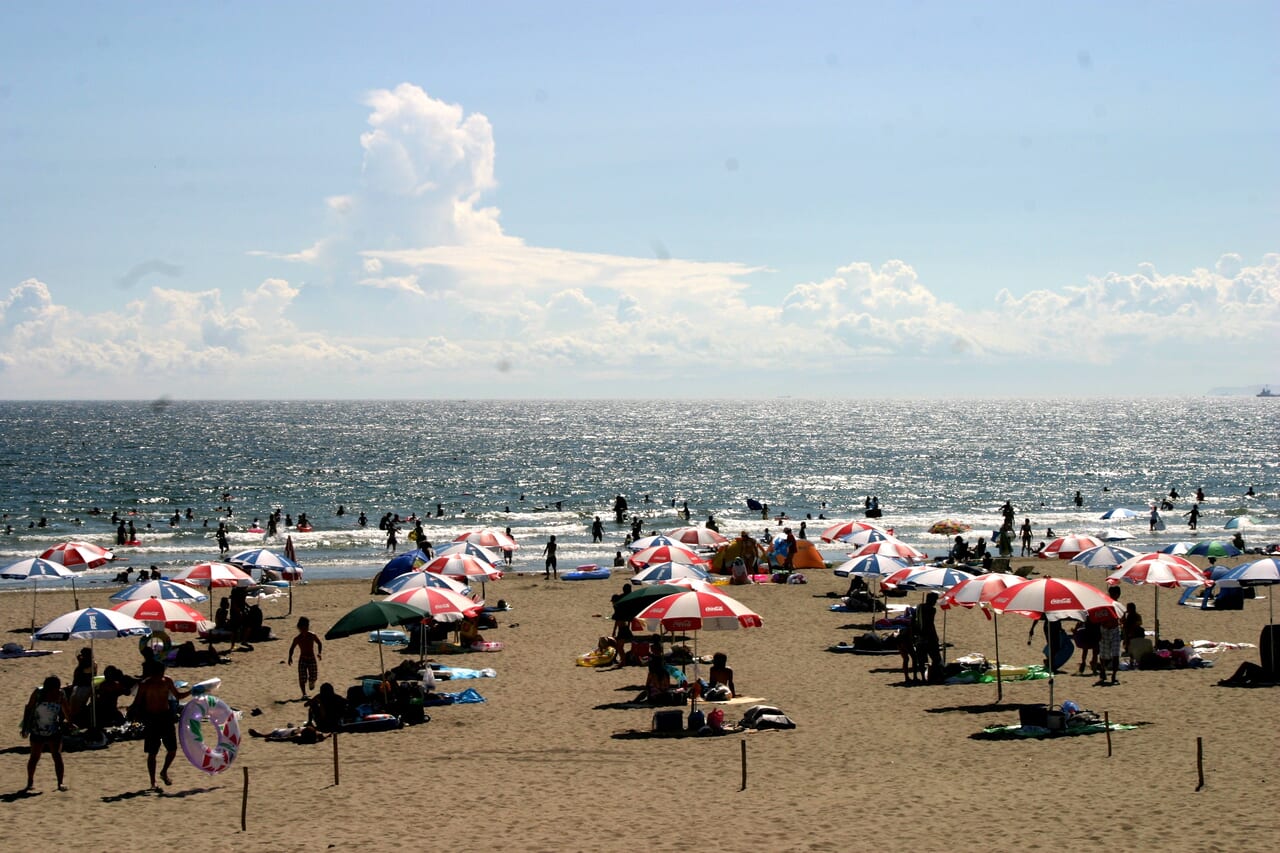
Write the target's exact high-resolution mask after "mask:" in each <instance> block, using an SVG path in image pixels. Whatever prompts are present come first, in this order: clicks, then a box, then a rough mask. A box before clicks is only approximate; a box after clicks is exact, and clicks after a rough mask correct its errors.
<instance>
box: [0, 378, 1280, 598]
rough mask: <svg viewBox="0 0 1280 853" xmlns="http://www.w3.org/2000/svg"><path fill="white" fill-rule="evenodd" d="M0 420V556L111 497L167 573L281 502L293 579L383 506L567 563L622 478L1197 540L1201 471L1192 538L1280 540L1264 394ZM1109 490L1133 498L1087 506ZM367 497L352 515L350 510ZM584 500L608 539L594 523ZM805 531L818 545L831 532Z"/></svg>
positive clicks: (588, 552) (212, 555)
mask: <svg viewBox="0 0 1280 853" xmlns="http://www.w3.org/2000/svg"><path fill="white" fill-rule="evenodd" d="M0 435H3V440H2V441H0V472H2V473H0V509H2V510H3V512H4V514H5V518H4V521H3V523H4V525H5V528H11V530H9V529H5V532H4V533H3V535H0V566H3V565H7V564H9V563H11V562H14V561H16V560H19V559H21V558H24V557H28V556H32V555H34V554H37V553H39V552H40V551H41V550H43V549H45V548H47V547H49V546H51V545H53V544H56V543H58V542H61V541H66V540H68V539H78V540H84V541H89V542H94V543H97V544H100V545H104V546H112V545H113V543H114V541H115V526H114V524H112V522H111V520H110V518H111V515H112V513H113V512H117V513H119V514H120V515H121V517H124V518H126V519H127V520H132V521H133V522H134V524H135V526H136V528H137V529H138V532H139V539H140V542H141V544H140V545H138V546H129V547H123V548H120V549H118V550H117V553H118V556H119V557H120V558H123V559H125V560H127V561H128V562H127V565H130V566H134V567H140V566H141V567H145V566H149V565H152V564H155V565H158V566H160V568H161V570H162V571H164V572H166V573H169V572H172V571H176V570H177V569H179V568H181V567H183V566H185V565H187V564H190V563H192V562H196V561H200V560H208V559H216V558H217V556H218V549H217V545H216V543H215V541H214V533H215V530H216V528H217V523H218V521H219V520H225V521H228V522H229V523H230V526H231V528H232V532H231V536H230V540H231V548H232V550H233V552H234V551H238V550H242V549H244V548H249V547H259V546H261V545H263V543H264V536H263V534H260V533H249V532H247V529H248V528H249V527H251V526H252V524H253V521H254V519H255V518H256V519H258V520H260V522H262V523H263V525H264V526H265V522H266V519H267V516H268V514H269V513H270V512H271V511H272V509H274V508H277V507H280V508H283V510H284V511H285V512H286V513H288V514H290V515H292V516H294V517H296V516H297V515H298V514H299V513H301V512H305V513H307V515H308V516H309V518H310V519H311V520H312V523H313V525H314V530H313V531H312V532H309V533H299V532H296V531H292V530H289V531H282V534H281V537H278V538H277V539H276V540H275V541H274V542H268V543H266V544H267V546H268V547H275V548H277V549H278V548H280V547H282V544H283V539H282V537H283V534H284V533H289V534H290V535H292V537H293V540H294V544H295V546H296V548H297V551H298V557H299V559H300V561H301V562H302V563H303V565H304V567H305V569H306V577H307V578H308V579H313V578H323V577H371V576H372V575H373V574H374V573H376V572H377V571H378V569H379V568H380V567H381V566H382V565H383V564H384V563H385V562H386V560H387V559H388V558H389V557H390V554H389V553H388V552H387V550H386V547H385V534H384V533H383V532H382V531H381V530H379V529H378V527H377V522H378V519H379V518H381V517H382V516H383V515H384V514H386V513H395V514H398V515H400V516H401V517H402V518H403V517H408V516H410V515H411V514H416V515H418V516H420V517H425V518H426V521H425V529H426V532H427V535H428V537H429V538H430V539H431V541H432V542H441V541H445V540H449V539H453V538H454V537H456V536H458V535H459V534H461V533H463V532H465V531H467V530H470V529H474V528H476V527H484V526H496V527H500V528H505V527H510V528H511V529H512V532H513V534H514V535H515V537H516V540H517V541H518V542H519V543H520V545H521V549H520V550H519V551H517V552H516V556H515V570H517V571H541V568H542V560H541V557H540V556H539V552H540V551H541V549H542V546H543V545H544V544H545V543H546V540H547V538H548V537H549V536H551V535H555V536H556V537H557V540H558V542H559V545H560V550H559V557H560V569H561V571H565V570H567V569H569V568H572V567H574V566H577V565H580V564H588V563H603V564H606V565H607V564H609V563H611V562H612V558H613V555H614V552H615V551H617V550H619V549H621V548H622V546H623V538H624V536H625V535H626V533H627V532H628V531H629V529H630V528H629V526H628V525H621V526H620V525H617V524H615V522H614V520H613V515H612V512H611V507H612V504H613V500H614V497H615V496H616V495H618V494H622V495H624V496H626V498H627V500H628V502H629V504H630V507H631V510H632V511H633V512H638V513H639V514H640V515H641V516H642V517H643V518H644V524H643V529H644V530H645V532H648V531H650V530H666V529H670V528H673V527H676V526H679V525H681V524H683V519H681V518H680V517H679V516H678V512H679V509H680V507H681V506H682V505H683V503H684V502H686V501H687V502H688V505H689V509H690V513H691V516H692V521H693V522H694V523H702V522H705V521H706V519H707V516H708V514H712V515H714V517H715V518H716V520H717V522H718V523H719V525H720V529H721V530H722V531H723V532H725V533H726V534H728V535H731V536H732V535H736V534H737V533H739V532H741V531H742V530H747V531H749V532H751V534H752V535H755V536H759V535H761V534H762V533H763V532H764V531H765V530H766V529H768V530H769V531H770V532H771V533H773V534H776V533H779V532H780V527H781V525H780V524H779V523H778V522H777V521H776V520H775V519H774V518H772V517H771V518H769V519H768V520H763V519H762V518H761V516H760V512H758V511H753V510H749V509H748V506H747V501H748V499H752V500H756V501H760V502H763V503H765V504H768V506H769V509H770V513H771V516H773V515H776V514H777V513H781V512H785V513H786V514H787V516H788V521H787V522H786V523H788V524H790V525H791V526H792V527H793V528H795V529H798V528H799V525H800V523H801V522H804V524H805V526H806V530H807V535H808V538H809V539H811V540H817V539H818V536H819V534H820V532H821V530H822V529H823V528H824V527H826V526H827V525H829V524H831V523H834V521H836V520H843V519H849V518H862V516H863V508H864V504H865V502H866V500H867V499H868V498H869V497H871V496H875V497H877V498H878V499H879V503H880V506H881V508H882V510H883V516H882V517H881V518H880V519H879V523H880V524H882V525H883V526H885V527H891V528H893V529H894V531H895V533H896V535H898V536H899V537H900V538H902V539H904V540H905V541H907V542H909V543H911V544H913V545H915V546H917V547H919V548H922V549H923V550H925V551H927V552H929V553H941V552H944V551H945V549H946V547H947V545H948V540H947V539H946V538H945V537H941V536H936V535H931V534H929V533H928V532H927V529H928V527H929V525H930V524H932V523H933V522H935V521H937V520H939V519H943V518H955V519H959V520H961V521H964V522H966V523H969V524H972V525H973V526H974V528H976V529H982V528H988V529H989V528H995V527H998V526H999V523H1000V512H999V507H1000V506H1001V504H1003V503H1004V502H1005V501H1006V500H1008V501H1011V502H1012V503H1013V505H1014V507H1015V509H1016V515H1017V521H1018V524H1019V525H1020V524H1021V523H1022V520H1023V519H1024V518H1030V519H1031V523H1032V526H1033V529H1034V531H1035V539H1036V540H1037V541H1039V540H1042V539H1046V538H1047V531H1048V529H1049V528H1052V529H1053V531H1055V533H1057V534H1058V535H1061V534H1063V533H1066V532H1080V533H1085V532H1096V531H1100V530H1103V529H1105V528H1113V529H1119V530H1120V531H1122V532H1127V533H1129V534H1131V535H1132V537H1133V538H1132V540H1131V541H1130V542H1129V543H1128V544H1129V545H1130V547H1135V548H1138V549H1140V550H1146V549H1148V548H1149V547H1151V546H1154V545H1156V544H1166V543H1168V542H1171V541H1175V540H1178V539H1190V538H1193V535H1192V533H1191V531H1189V529H1188V528H1187V525H1186V522H1185V520H1184V519H1183V518H1182V515H1181V514H1182V513H1184V512H1186V511H1188V510H1189V509H1190V506H1191V498H1192V496H1193V495H1194V493H1195V490H1196V489H1197V488H1202V489H1203V490H1204V492H1205V501H1204V503H1203V504H1202V507H1201V510H1202V513H1203V515H1202V517H1201V519H1200V529H1199V531H1198V534H1197V536H1198V538H1201V539H1203V538H1222V539H1228V540H1229V539H1230V538H1231V535H1232V533H1233V531H1230V530H1223V525H1224V524H1225V523H1226V522H1227V521H1228V520H1229V519H1230V518H1231V517H1233V516H1236V515H1242V514H1247V515H1248V516H1249V517H1250V518H1252V519H1253V520H1254V522H1255V524H1254V525H1252V526H1249V527H1246V528H1245V529H1244V530H1243V533H1244V535H1245V538H1246V543H1247V544H1248V545H1249V546H1256V545H1263V544H1266V543H1271V542H1276V541H1280V403H1277V402H1275V401H1274V400H1268V399H1259V398H1253V397H1249V398H1235V399H1223V398H1204V399H1088V400H998V401H992V400H946V401H919V402H911V401H898V402H893V401H879V400H877V401H858V400H801V399H772V400H738V401H734V400H715V401H672V400H656V401H655V400H583V401H286V402H270V401H236V402H222V401H215V402H209V401H204V402H201V401H167V400H159V401H156V402H153V403H145V402H0ZM1250 487H1252V489H1253V490H1254V492H1255V495H1254V496H1252V497H1246V496H1245V493H1246V491H1247V490H1248V489H1249V488H1250ZM1171 488H1176V490H1177V491H1178V492H1179V493H1180V498H1179V499H1178V500H1177V501H1176V502H1175V503H1176V508H1175V509H1174V510H1173V511H1171V512H1167V513H1166V514H1165V516H1166V519H1167V521H1168V530H1167V531H1165V532H1164V533H1162V534H1158V535H1150V534H1148V532H1147V521H1146V517H1145V512H1146V508H1147V507H1148V506H1149V504H1150V502H1152V501H1154V500H1158V499H1159V498H1160V497H1162V496H1165V495H1167V494H1168V492H1169V491H1170V489H1171ZM1077 490H1078V491H1079V492H1080V493H1081V498H1082V501H1083V506H1080V507H1077V506H1076V505H1075V503H1074V500H1073V498H1074V495H1075V492H1076V491H1077ZM224 493H225V494H229V495H230V500H229V501H224V500H223V495H224ZM646 497H647V499H648V500H647V501H646ZM437 504H438V505H439V507H440V511H441V514H440V516H439V517H437ZM228 505H229V506H230V507H231V515H229V516H228V515H227V514H226V510H225V507H227V506H228ZM339 505H341V506H343V507H344V508H345V511H346V513H345V515H343V516H341V517H340V516H338V515H337V508H338V506H339ZM1113 507H1129V508H1132V509H1135V510H1138V511H1140V512H1142V513H1144V515H1143V516H1142V517H1139V518H1136V519H1133V520H1131V521H1128V522H1110V521H1102V520H1101V519H1100V518H1099V516H1100V515H1101V514H1102V513H1103V512H1104V511H1106V510H1108V509H1111V508H1113ZM95 508H96V510H97V512H95ZM188 509H190V510H191V514H192V520H190V521H188V520H186V514H187V510H188ZM175 512H177V513H178V514H179V516H180V521H179V523H178V524H177V525H176V526H171V524H170V519H171V518H172V516H173V515H174V513H175ZM361 512H364V513H365V514H366V515H367V517H368V520H369V525H368V527H365V528H361V527H359V526H358V525H357V524H356V519H357V517H358V516H359V514H360V513H361ZM595 515H599V516H600V517H601V518H602V519H603V520H604V522H605V537H604V542H603V543H595V544H593V543H592V541H591V536H590V524H591V521H592V519H593V517H594V516H595ZM42 520H43V526H42V525H41V522H42ZM408 529H409V528H408V527H405V528H404V529H402V531H401V534H400V541H401V550H403V549H404V548H406V547H408V546H409V543H408V541H407V536H406V534H407V532H408ZM822 550H823V552H824V554H826V555H827V556H828V559H841V558H842V557H843V555H844V554H846V553H847V551H848V549H847V548H843V547H841V546H826V545H824V546H823V547H822ZM120 568H121V564H119V563H116V564H112V565H109V566H108V567H105V568H103V569H99V570H95V571H93V572H91V573H90V577H89V578H86V580H92V579H93V578H95V577H96V578H99V579H102V578H106V577H108V576H110V575H114V574H115V572H117V571H118V570H119V569H120ZM14 583H15V582H0V587H4V586H13V585H14ZM22 588H23V589H28V588H29V587H27V586H26V585H22Z"/></svg>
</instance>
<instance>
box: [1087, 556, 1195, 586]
mask: <svg viewBox="0 0 1280 853" xmlns="http://www.w3.org/2000/svg"><path fill="white" fill-rule="evenodd" d="M1120 581H1128V582H1129V583H1143V584H1154V585H1155V586H1166V587H1169V586H1200V585H1201V584H1203V583H1204V582H1205V576H1204V572H1203V571H1201V570H1200V568H1199V567H1198V566H1197V565H1196V564H1195V563H1193V562H1191V561H1190V560H1188V559H1187V558H1186V557H1179V556H1178V555H1176V554H1160V553H1155V554H1139V555H1138V556H1136V557H1130V558H1129V559H1127V560H1125V561H1124V562H1123V563H1121V564H1120V566H1119V568H1117V569H1116V570H1115V571H1114V572H1112V573H1111V574H1109V575H1107V583H1110V584H1117V583H1120Z"/></svg>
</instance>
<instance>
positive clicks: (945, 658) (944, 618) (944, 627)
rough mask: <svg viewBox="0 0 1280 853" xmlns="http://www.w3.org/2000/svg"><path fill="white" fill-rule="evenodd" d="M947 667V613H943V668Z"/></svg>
mask: <svg viewBox="0 0 1280 853" xmlns="http://www.w3.org/2000/svg"><path fill="white" fill-rule="evenodd" d="M946 665H947V611H945V610H944V611H942V666H943V668H944V669H945V668H946Z"/></svg>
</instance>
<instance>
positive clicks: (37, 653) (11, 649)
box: [0, 643, 62, 659]
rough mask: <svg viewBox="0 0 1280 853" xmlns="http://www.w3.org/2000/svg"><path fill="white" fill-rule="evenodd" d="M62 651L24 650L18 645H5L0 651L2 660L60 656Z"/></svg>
mask: <svg viewBox="0 0 1280 853" xmlns="http://www.w3.org/2000/svg"><path fill="white" fill-rule="evenodd" d="M60 654H62V652H61V651H59V650H55V649H24V648H23V647H22V646H20V645H18V644H17V643H5V644H4V648H3V649H0V658H6V659H7V658H38V657H44V656H45V655H60Z"/></svg>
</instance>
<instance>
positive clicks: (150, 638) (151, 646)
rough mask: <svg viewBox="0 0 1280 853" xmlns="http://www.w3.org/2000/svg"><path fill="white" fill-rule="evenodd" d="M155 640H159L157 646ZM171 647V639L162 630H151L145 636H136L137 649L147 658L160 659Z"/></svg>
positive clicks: (163, 657)
mask: <svg viewBox="0 0 1280 853" xmlns="http://www.w3.org/2000/svg"><path fill="white" fill-rule="evenodd" d="M157 640H158V641H159V642H160V646H159V648H157V647H156V641H157ZM172 648H173V641H172V640H170V639H169V635H168V634H166V633H165V632H164V631H152V632H151V633H150V634H148V635H147V636H145V637H139V638H138V651H140V652H142V656H143V657H144V658H146V659H147V660H154V661H162V660H164V659H165V655H167V654H169V650H170V649H172Z"/></svg>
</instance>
